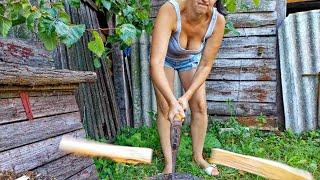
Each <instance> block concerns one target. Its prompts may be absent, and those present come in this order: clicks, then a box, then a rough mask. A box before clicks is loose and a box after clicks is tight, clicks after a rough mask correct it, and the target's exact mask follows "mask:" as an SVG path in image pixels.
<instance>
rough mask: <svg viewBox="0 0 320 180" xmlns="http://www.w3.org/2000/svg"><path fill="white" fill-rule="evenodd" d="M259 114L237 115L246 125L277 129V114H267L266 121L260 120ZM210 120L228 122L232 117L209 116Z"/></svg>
mask: <svg viewBox="0 0 320 180" xmlns="http://www.w3.org/2000/svg"><path fill="white" fill-rule="evenodd" d="M262 115H263V113H262ZM258 117H259V116H258V115H257V116H247V117H244V116H237V117H236V118H237V121H238V122H239V123H240V124H243V125H246V126H248V127H256V128H259V129H261V130H272V131H274V130H277V121H278V118H277V116H265V119H264V122H262V120H258ZM208 119H209V121H221V122H227V121H228V120H229V119H230V116H209V118H208Z"/></svg>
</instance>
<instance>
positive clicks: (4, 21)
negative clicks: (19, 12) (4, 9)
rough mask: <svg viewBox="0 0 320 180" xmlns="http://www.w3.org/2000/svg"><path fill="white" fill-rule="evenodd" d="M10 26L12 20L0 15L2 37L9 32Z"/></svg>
mask: <svg viewBox="0 0 320 180" xmlns="http://www.w3.org/2000/svg"><path fill="white" fill-rule="evenodd" d="M11 27H12V22H11V21H10V20H9V19H8V18H5V17H3V16H2V15H0V34H1V36H2V37H6V36H7V35H8V33H9V30H10V28H11Z"/></svg>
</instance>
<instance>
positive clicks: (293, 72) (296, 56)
mask: <svg viewBox="0 0 320 180" xmlns="http://www.w3.org/2000/svg"><path fill="white" fill-rule="evenodd" d="M278 37H279V48H280V66H281V81H282V91H283V103H284V114H285V124H286V129H292V130H294V131H295V132H297V133H300V132H302V131H306V130H313V129H316V128H317V127H319V125H320V124H319V123H320V121H319V89H318V88H319V78H320V77H319V72H320V10H313V11H307V12H299V13H295V14H290V15H289V16H288V17H287V18H286V19H285V20H284V22H283V24H282V25H281V26H280V28H279V30H278Z"/></svg>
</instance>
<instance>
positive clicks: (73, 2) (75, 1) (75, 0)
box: [70, 0, 80, 8]
mask: <svg viewBox="0 0 320 180" xmlns="http://www.w3.org/2000/svg"><path fill="white" fill-rule="evenodd" d="M70 6H71V7H73V8H80V0H70Z"/></svg>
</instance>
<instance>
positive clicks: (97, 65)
mask: <svg viewBox="0 0 320 180" xmlns="http://www.w3.org/2000/svg"><path fill="white" fill-rule="evenodd" d="M93 65H94V67H95V68H97V69H98V68H100V67H101V63H100V59H99V58H94V59H93Z"/></svg>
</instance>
